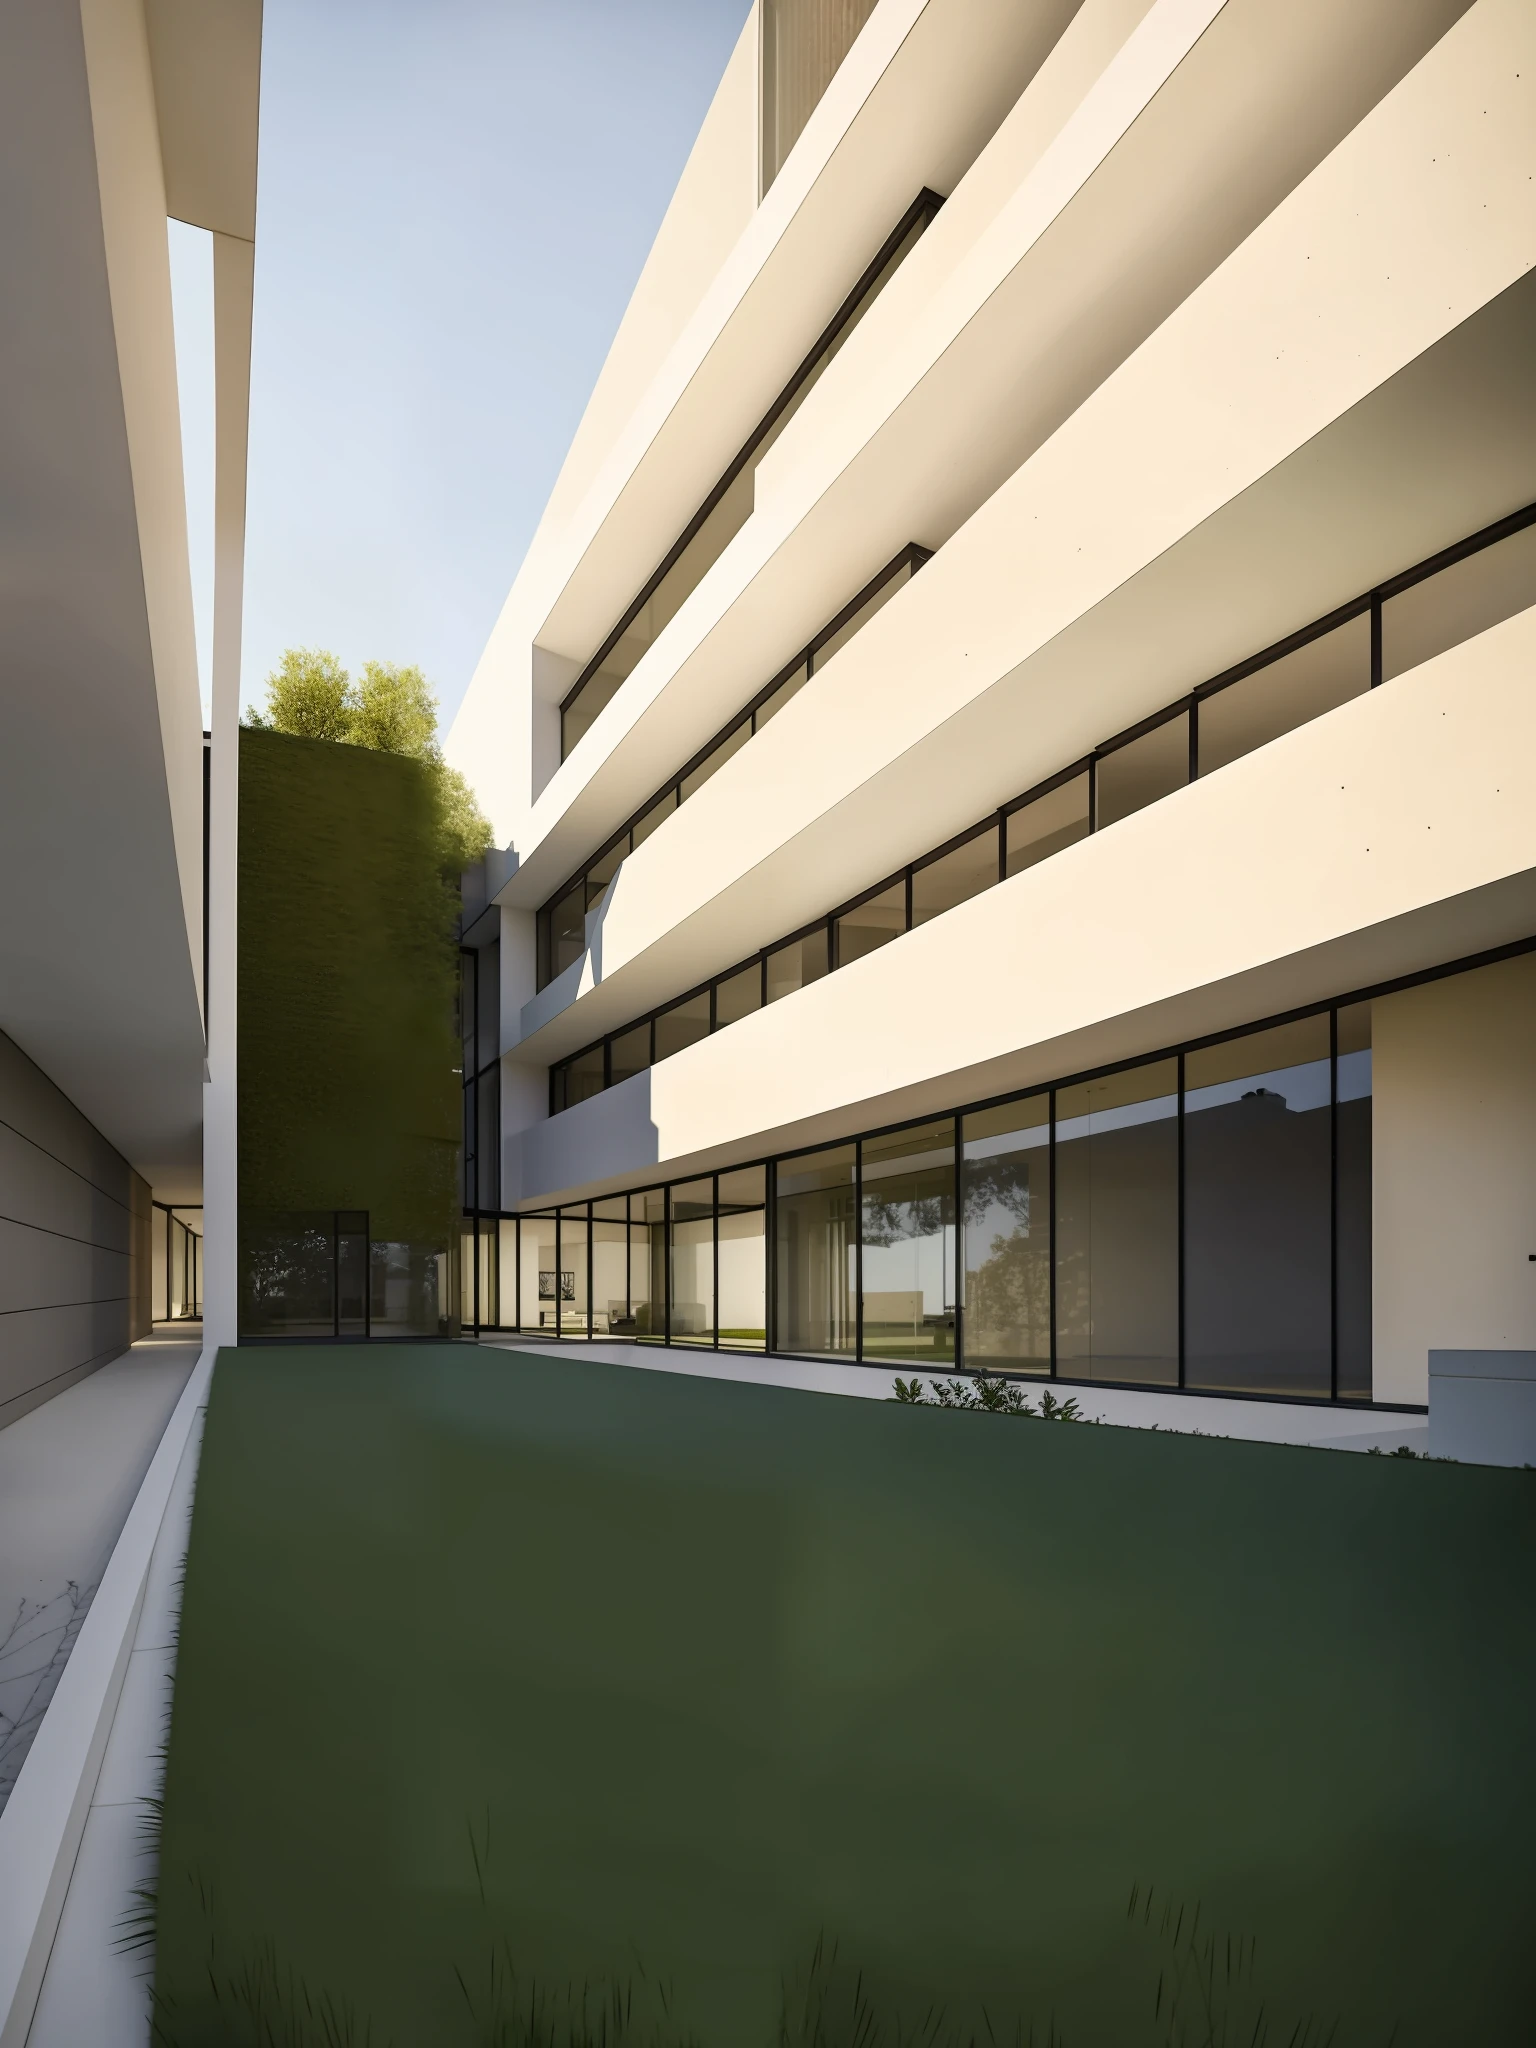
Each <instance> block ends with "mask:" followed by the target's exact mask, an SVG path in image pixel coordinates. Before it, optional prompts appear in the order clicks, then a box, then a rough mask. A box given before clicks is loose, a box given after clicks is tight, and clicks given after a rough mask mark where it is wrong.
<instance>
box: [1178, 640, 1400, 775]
mask: <svg viewBox="0 0 1536 2048" xmlns="http://www.w3.org/2000/svg"><path fill="white" fill-rule="evenodd" d="M1370 687H1371V622H1370V619H1369V617H1368V616H1367V615H1365V614H1362V615H1361V616H1360V617H1359V618H1358V619H1351V620H1350V621H1349V623H1348V624H1347V625H1343V626H1339V627H1337V628H1335V630H1334V631H1333V632H1332V633H1325V634H1324V635H1323V636H1322V638H1321V639H1320V640H1310V641H1308V643H1307V645H1306V646H1305V647H1298V648H1297V649H1296V651H1295V653H1294V654H1287V655H1284V656H1282V658H1281V659H1280V660H1279V661H1272V662H1271V663H1270V664H1269V666H1268V668H1261V669H1260V670H1258V672H1257V673H1256V674H1254V675H1251V676H1246V677H1244V679H1243V681H1242V682H1240V683H1232V684H1229V685H1228V687H1227V688H1226V689H1225V690H1218V691H1217V692H1216V695H1215V696H1214V697H1204V698H1202V699H1201V701H1200V773H1201V774H1202V775H1209V774H1210V773H1211V771H1212V769H1215V768H1224V767H1225V766H1226V764H1227V763H1228V762H1229V761H1236V760H1238V759H1239V758H1240V757H1241V756H1242V755H1244V754H1251V753H1252V752H1253V750H1254V749H1255V747H1262V746H1264V745H1265V744H1266V743H1267V742H1268V741H1270V740H1274V739H1278V738H1279V737H1280V735H1281V733H1283V732H1290V731H1291V730H1292V728H1293V727H1294V726H1298V725H1305V724H1306V723H1307V722H1308V720H1309V719H1313V718H1321V717H1322V715H1323V713H1324V712H1325V711H1331V710H1332V709H1333V707H1334V706H1335V705H1336V704H1343V703H1346V702H1347V701H1348V700H1349V699H1350V698H1351V697H1360V696H1363V695H1364V694H1365V692H1366V691H1367V690H1368V689H1369V688H1370Z"/></svg>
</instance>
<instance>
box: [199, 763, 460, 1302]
mask: <svg viewBox="0 0 1536 2048" xmlns="http://www.w3.org/2000/svg"><path fill="white" fill-rule="evenodd" d="M440 849H441V831H440V820H439V817H438V799H437V796H436V793H435V789H434V785H433V782H432V778H431V776H430V774H429V772H428V771H427V770H426V769H425V768H423V767H422V765H421V764H420V763H418V762H416V761H412V760H407V759H403V758H401V757H400V756H397V755H392V754H382V753H373V752H370V751H368V750H367V749H365V748H362V747H353V746H343V745H332V744H328V743H326V742H324V741H319V740H307V739H295V738H292V737H290V736H289V735H287V734H284V733H275V732H267V731H253V730H250V729H246V730H243V731H242V732H241V735H240V936H239V948H240V952H239V1019H238V1031H239V1067H240V1095H239V1105H240V1130H239V1185H240V1220H241V1238H242V1247H243V1253H242V1256H243V1262H244V1265H245V1268H246V1275H245V1277H246V1279H247V1281H249V1273H250V1263H251V1259H252V1257H253V1247H255V1246H257V1245H259V1244H261V1243H262V1242H263V1241H265V1240H266V1239H268V1238H269V1237H270V1233H271V1232H272V1231H273V1230H274V1229H279V1230H280V1229H281V1228H283V1227H284V1221H285V1219H290V1218H292V1217H294V1216H296V1215H298V1216H314V1215H323V1214H326V1213H329V1212H335V1211H338V1210H342V1211H345V1210H352V1211H362V1210H366V1211H367V1213H368V1217H369V1235H370V1237H371V1238H372V1239H373V1240H374V1241H375V1242H379V1241H387V1242H398V1243H400V1244H402V1245H403V1244H410V1245H414V1246H418V1247H437V1248H440V1249H442V1250H447V1248H448V1247H449V1246H450V1245H451V1243H452V1241H453V1232H454V1217H455V1214H456V1209H457V1201H456V1196H457V1146H458V1143H459V1135H460V1134H459V1118H460V1085H459V1077H458V1073H457V1065H458V1058H459V1054H458V1043H457V1036H456V1031H455V1024H454V1001H455V974H456V969H457V947H456V937H455V923H454V917H455V909H456V905H455V901H454V897H453V895H452V893H451V890H450V888H449V887H448V886H447V885H446V884H445V882H444V879H443V877H442V874H441V871H440V859H441V852H440ZM249 1297H250V1289H249V1285H247V1287H246V1288H245V1290H244V1291H243V1300H244V1301H245V1303H246V1305H247V1310H248V1306H249ZM246 1320H247V1322H249V1314H248V1313H247V1315H246Z"/></svg>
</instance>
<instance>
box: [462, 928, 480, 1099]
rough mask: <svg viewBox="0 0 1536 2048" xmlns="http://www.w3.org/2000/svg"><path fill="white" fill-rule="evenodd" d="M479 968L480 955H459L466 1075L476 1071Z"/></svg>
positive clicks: (464, 953) (464, 1067) (464, 1068)
mask: <svg viewBox="0 0 1536 2048" xmlns="http://www.w3.org/2000/svg"><path fill="white" fill-rule="evenodd" d="M478 966H479V955H478V954H476V953H470V952H463V953H460V955H459V1037H460V1039H461V1040H462V1042H463V1043H462V1053H463V1071H464V1073H465V1074H466V1075H469V1074H473V1073H474V1071H475V1066H476V1060H475V977H476V973H477V971H478Z"/></svg>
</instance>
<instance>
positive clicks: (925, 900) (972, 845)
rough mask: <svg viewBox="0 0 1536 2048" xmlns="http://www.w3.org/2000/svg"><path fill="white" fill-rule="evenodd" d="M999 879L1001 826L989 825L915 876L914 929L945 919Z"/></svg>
mask: <svg viewBox="0 0 1536 2048" xmlns="http://www.w3.org/2000/svg"><path fill="white" fill-rule="evenodd" d="M996 880H997V827H996V826H995V825H987V826H984V827H983V828H982V830H981V831H980V832H973V833H972V834H971V836H970V838H969V839H967V840H966V841H965V842H964V843H963V844H962V845H960V846H954V847H951V848H950V850H949V852H948V853H944V854H940V856H939V858H938V859H937V860H931V861H929V862H928V864H927V866H926V867H920V868H917V869H915V870H914V871H913V875H912V923H913V926H914V928H915V927H916V926H918V925H920V924H926V923H927V922H928V920H929V918H931V917H941V916H942V915H943V914H944V912H945V911H946V910H953V909H954V907H955V905H956V904H957V903H964V902H965V901H966V899H967V898H968V897H971V896H979V895H980V894H981V892H982V890H983V889H990V888H991V887H992V885H993V883H994V882H995V881H996Z"/></svg>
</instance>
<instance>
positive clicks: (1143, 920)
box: [512, 610, 1536, 1202]
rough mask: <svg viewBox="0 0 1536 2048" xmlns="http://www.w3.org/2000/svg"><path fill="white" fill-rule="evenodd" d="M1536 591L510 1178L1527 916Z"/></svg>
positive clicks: (1050, 1074)
mask: <svg viewBox="0 0 1536 2048" xmlns="http://www.w3.org/2000/svg"><path fill="white" fill-rule="evenodd" d="M1533 676H1536V610H1532V611H1527V612H1524V613H1521V614H1519V615H1518V616H1517V617H1515V618H1513V619H1510V620H1507V621H1505V623H1504V624H1502V625H1500V626H1497V627H1495V628H1493V629H1492V630H1491V631H1489V632H1487V633H1484V634H1481V635H1479V636H1478V637H1477V638H1476V639H1474V640H1470V641H1467V642H1465V643H1464V644H1463V645H1462V646H1460V647H1457V648H1454V649H1452V650H1451V651H1450V652H1449V653H1446V654H1444V655H1441V656H1440V657H1438V658H1437V659H1436V660H1434V661H1432V662H1427V663H1425V664H1424V665H1423V666H1422V667H1421V668H1419V669H1416V670H1414V671H1412V672H1410V673H1409V674H1407V675H1405V676H1402V677H1399V678H1398V679H1397V680H1396V681H1395V682H1394V683H1392V684H1391V685H1389V686H1386V687H1383V688H1381V689H1378V690H1375V691H1372V692H1370V693H1369V694H1368V695H1367V696H1365V697H1362V698H1358V699H1356V700H1355V701H1353V702H1351V703H1349V704H1345V705H1343V706H1341V707H1340V708H1338V709H1337V710H1335V711H1332V712H1330V713H1328V714H1327V715H1326V716H1324V717H1322V718H1320V719H1317V720H1315V721H1314V722H1313V723H1312V724H1310V725H1306V726H1302V727H1300V728H1298V729H1297V730H1296V731H1294V732H1292V733H1289V734H1287V735H1286V736H1285V737H1284V738H1283V739H1280V740H1276V741H1275V742H1273V743H1272V744H1271V745H1269V746H1267V747H1264V748H1261V749H1260V750H1259V751H1258V752H1256V753H1253V754H1250V755H1248V756H1246V757H1245V758H1244V759H1242V760H1240V761H1236V762H1234V763H1233V764H1232V765H1230V766H1229V767H1226V768H1223V769H1221V770H1219V771H1217V772H1216V773H1215V774H1212V775H1210V776H1208V777H1206V778H1205V779H1203V780H1201V781H1199V782H1196V783H1192V784H1190V785H1189V786H1188V787H1187V788H1185V789H1183V790H1180V791H1179V792H1177V793H1176V794H1175V795H1173V796H1170V797H1167V798H1165V799H1163V800H1162V801H1161V802H1160V803H1156V804H1153V805H1151V806H1150V807H1149V808H1147V809H1146V810H1144V811H1140V812H1138V813H1136V814H1135V815H1134V816H1133V817H1130V818H1127V819H1124V820H1122V821H1121V822H1120V823H1119V824H1117V825H1114V826H1111V827H1110V828H1109V829H1107V830H1106V831H1103V832H1101V833H1098V834H1095V835H1094V836H1093V837H1092V838H1090V839H1086V840H1083V841H1081V842H1080V843H1079V844H1078V845H1076V846H1075V847H1071V848H1069V849H1068V850H1067V851H1065V852H1064V853H1061V854H1059V855H1057V856H1056V857H1055V858H1054V859H1051V860H1048V861H1045V862H1042V863H1041V864H1040V865H1039V866H1038V867H1035V868H1032V869H1029V870H1027V871H1026V872H1025V873H1023V874H1021V875H1017V876H1015V877H1014V878H1012V879H1011V880H1009V881H1007V882H1004V883H1001V884H1000V885H998V886H997V887H996V888H994V889H991V890H988V891H987V892H985V893H984V894H983V895H980V896H977V897H974V898H972V899H971V900H970V901H969V902H968V903H964V904H961V905H960V906H959V907H957V908H956V909H954V910H951V911H949V912H948V913H946V914H945V915H944V916H942V917H939V918H936V919H935V920H934V921H933V922H932V923H930V924H927V925H924V926H922V927H920V928H919V929H918V930H916V931H913V932H910V933H908V934H907V935H906V936H904V937H902V938H899V939H897V940H896V941H894V942H893V943H892V944H890V945H888V946H885V947H883V948H882V949H881V950H880V951H878V952H876V953H873V954H870V955H869V956H867V957H866V958H865V959H863V960H860V961H857V962H855V963H854V964H853V965H851V966H849V967H846V968H843V969H841V970H840V971H839V972H837V973H835V974H832V975H830V976H828V977H827V978H826V979H825V980H823V981H819V982H816V983H814V984H813V985H812V986H810V987H808V988H805V989H802V990H801V991H799V992H798V993H797V994H795V995H793V996H789V997H786V998H785V999H784V1000H783V1001H781V1002H778V1003H775V1004H773V1005H771V1006H770V1007H769V1008H767V1009H764V1010H760V1011H758V1012H757V1013H756V1014H754V1015H753V1016H750V1017H748V1018H745V1019H743V1020H742V1021H741V1022H739V1023H736V1024H733V1025H731V1026H730V1027H729V1028H727V1029H725V1030H723V1031H719V1032H716V1033H715V1034H714V1035H713V1036H711V1037H709V1038H706V1039H704V1040H702V1041H701V1042H700V1043H698V1044H696V1045H694V1046H691V1047H689V1048H688V1049H687V1050H686V1051H684V1052H680V1053H678V1054H676V1055H674V1056H673V1057H672V1058H671V1059H668V1060H666V1061H664V1062H663V1063H662V1064H661V1065H659V1066H657V1067H654V1068H652V1069H650V1070H649V1071H648V1072H647V1073H645V1074H641V1075H637V1076H635V1077H634V1078H633V1079H631V1080H628V1081H625V1082H623V1083H621V1084H620V1085H619V1086H617V1087H615V1088H612V1089H609V1090H608V1091H607V1092H606V1093H604V1094H601V1095H599V1096H596V1097H594V1098H593V1099H591V1100H589V1101H587V1102H584V1103H582V1104H580V1105H578V1106H577V1107H575V1108H573V1109H570V1110H567V1111H565V1112H564V1113H563V1114H561V1115H559V1116H556V1117H553V1118H550V1119H549V1120H547V1121H546V1122H543V1123H540V1124H536V1125H534V1126H533V1127H532V1128H531V1129H529V1130H527V1131H525V1132H523V1133H522V1134H521V1136H520V1137H519V1138H518V1139H516V1140H513V1141H512V1142H513V1143H515V1144H516V1145H518V1146H519V1147H520V1152H521V1158H520V1186H521V1189H522V1199H523V1200H524V1201H525V1202H529V1201H533V1200H548V1199H555V1198H560V1199H565V1198H575V1197H579V1196H584V1195H587V1194H595V1193H601V1192H605V1191H607V1190H609V1189H612V1188H617V1187H622V1186H626V1185H635V1184H638V1183H641V1182H643V1181H644V1180H645V1179H646V1178H647V1177H648V1176H650V1175H652V1174H653V1173H655V1174H666V1175H668V1176H671V1177H677V1176H680V1175H683V1174H686V1173H688V1172H691V1171H692V1170H694V1169H695V1168H703V1167H704V1166H706V1165H715V1166H722V1165H726V1164H731V1163H736V1162H739V1161H742V1160H746V1159H751V1158H758V1157H763V1156H767V1155H770V1154H772V1153H775V1152H779V1151H783V1150H786V1149H789V1148H791V1147H793V1146H796V1145H800V1144H813V1143H817V1142H820V1141H822V1140H824V1139H830V1138H834V1137H840V1136H845V1135H848V1134H850V1133H853V1132H856V1131H859V1130H863V1129H868V1128H870V1127H873V1126H878V1125H880V1124H883V1123H886V1122H894V1121H898V1120H900V1119H902V1118H904V1117H907V1116H914V1117H915V1116H923V1115H928V1114H932V1113H936V1112H938V1111H940V1110H944V1109H951V1108H955V1107H958V1106H961V1105H963V1104H965V1103H967V1102H973V1101H977V1100H982V1099H985V1098H987V1097H989V1096H992V1095H996V1094H1003V1093H1007V1092H1009V1091H1011V1090H1014V1089H1021V1088H1026V1087H1031V1086H1034V1085H1037V1084H1039V1083H1042V1082H1047V1081H1050V1080H1053V1079H1058V1078H1062V1077H1064V1076H1066V1075H1069V1074H1072V1073H1075V1072H1082V1071H1085V1070H1087V1069H1090V1068H1093V1067H1096V1066H1099V1065H1105V1064H1109V1063H1112V1062H1114V1061H1116V1060H1120V1059H1128V1058H1132V1057H1136V1056H1139V1055H1143V1054H1146V1053H1150V1052H1155V1051H1157V1050H1159V1049H1160V1048H1162V1047H1165V1046H1168V1045H1172V1044H1177V1043H1180V1042H1183V1041H1185V1040H1188V1039H1191V1038H1195V1037H1199V1036H1203V1035H1205V1034H1207V1033H1215V1032H1220V1031H1224V1030H1228V1029H1232V1028H1235V1027H1238V1026H1241V1025H1244V1024H1247V1023H1251V1022H1256V1021H1259V1020H1261V1019H1263V1018H1265V1017H1268V1016H1273V1015H1276V1014H1278V1013H1281V1012H1283V1011H1286V1010H1289V1009H1292V1008H1299V1007H1303V1006H1305V1005H1307V1004H1310V1003H1314V1002H1320V1001H1323V1000H1326V999H1328V998H1330V997H1334V996H1338V995H1342V994H1347V993H1350V992H1353V991H1355V990H1357V989H1363V988H1367V987H1371V986H1374V985H1378V984H1381V983H1384V982H1387V981H1390V980H1393V979H1395V978H1397V977H1401V976H1406V975H1411V974H1414V973H1418V972H1422V971H1424V970H1426V969H1429V968H1432V967H1435V966H1438V965H1443V964H1445V963H1447V962H1449V961H1453V960H1457V959H1463V958H1469V957H1471V956H1473V955H1476V954H1478V953H1480V952H1483V951H1486V950H1490V949H1493V948H1496V947H1499V946H1503V945H1509V944H1513V943H1516V942H1518V941H1520V940H1522V939H1525V938H1527V937H1530V936H1532V935H1533V934H1536V692H1533V690H1532V687H1531V683H1532V678H1533Z"/></svg>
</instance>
